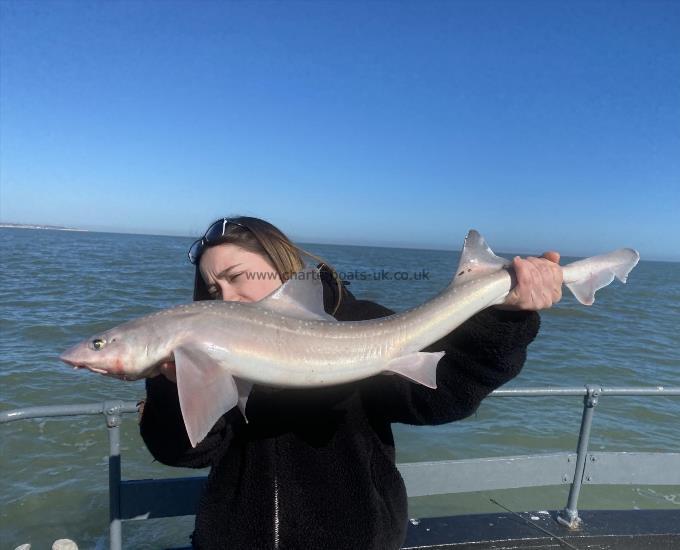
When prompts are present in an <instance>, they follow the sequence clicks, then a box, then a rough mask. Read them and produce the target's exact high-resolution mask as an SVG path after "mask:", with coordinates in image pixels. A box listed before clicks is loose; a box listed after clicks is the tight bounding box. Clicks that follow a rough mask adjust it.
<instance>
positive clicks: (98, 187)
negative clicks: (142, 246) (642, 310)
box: [0, 0, 680, 260]
mask: <svg viewBox="0 0 680 550" xmlns="http://www.w3.org/2000/svg"><path fill="white" fill-rule="evenodd" d="M0 10H1V19H0V25H1V28H0V31H1V32H0V35H1V38H0V56H1V57H0V68H1V71H0V100H1V103H0V162H1V166H0V220H2V221H4V222H16V223H49V224H56V225H66V226H75V227H82V228H89V229H95V230H106V231H121V232H141V233H159V234H177V235H196V234H199V233H201V232H202V231H203V230H204V229H205V226H206V225H207V224H208V222H209V221H211V220H212V219H214V218H217V217H221V216H223V215H228V214H236V213H241V214H249V215H256V216H260V217H263V218H265V219H268V220H270V221H272V222H273V223H275V224H276V225H278V226H279V227H281V229H283V230H284V231H285V232H287V233H288V234H289V235H290V236H292V237H293V238H294V239H296V240H300V241H306V242H310V241H311V242H334V243H347V244H379V245H393V246H399V245H406V246H416V247H425V248H447V249H458V248H459V247H460V245H461V242H462V239H463V236H464V234H465V232H466V231H467V229H469V228H471V227H474V228H476V229H478V230H479V231H481V232H482V233H483V234H484V235H485V236H486V238H487V240H488V241H489V242H490V243H491V245H492V246H493V247H494V248H495V249H498V250H516V251H524V252H541V251H543V250H545V249H549V248H554V249H557V250H560V251H563V252H564V253H565V254H575V255H587V254H592V253H596V252H603V251H606V250H609V249H612V248H618V247H620V246H631V247H635V248H638V249H639V250H640V251H641V253H642V256H643V259H645V258H646V259H674V260H680V221H678V219H679V216H680V3H678V2H675V1H669V2H653V1H646V2H616V1H613V0H612V1H607V2H593V1H591V2H551V1H537V2H529V1H519V0H517V1H510V0H507V1H502V2H490V1H481V2H480V1H472V2H456V1H450V2H434V1H414V2H377V1H374V2H324V1H313V2H245V1H241V2H233V3H227V2H207V1H197V2H172V1H162V2H161V1H155V2H154V1H144V2H129V1H117V2H87V1H85V0H79V1H77V2H60V1H58V0H51V1H49V2H43V1H41V2H30V1H8V0H4V1H2V2H1V3H0Z"/></svg>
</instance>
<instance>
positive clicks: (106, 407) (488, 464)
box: [0, 385, 680, 550]
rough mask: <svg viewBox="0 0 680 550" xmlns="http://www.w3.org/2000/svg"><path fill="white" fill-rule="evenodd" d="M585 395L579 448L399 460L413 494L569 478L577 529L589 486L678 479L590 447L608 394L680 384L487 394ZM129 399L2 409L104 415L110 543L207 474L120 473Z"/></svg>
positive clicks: (651, 463)
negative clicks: (139, 476) (597, 410)
mask: <svg viewBox="0 0 680 550" xmlns="http://www.w3.org/2000/svg"><path fill="white" fill-rule="evenodd" d="M569 396H572V397H573V396H577V397H578V396H581V397H583V412H582V415H581V425H580V433H579V438H578V444H577V448H576V451H575V452H573V453H565V452H562V453H550V454H534V455H521V456H502V457H492V458H474V459H463V460H442V461H435V462H411V463H404V462H402V463H399V464H397V467H398V469H399V471H400V472H401V475H402V477H403V478H404V482H405V484H406V490H407V493H408V495H409V496H412V497H414V496H430V495H440V494H449V493H466V492H476V491H490V490H499V489H516V488H525V487H541V486H551V485H565V484H570V485H571V487H570V491H569V497H568V500H567V503H566V505H565V507H564V509H563V510H562V512H561V514H560V515H559V516H558V521H560V523H562V524H564V525H566V526H568V527H570V528H578V527H579V525H580V523H581V520H580V518H579V515H578V499H579V495H580V492H581V488H582V487H583V485H680V453H674V452H663V453H657V452H589V451H588V443H589V441H590V431H591V426H592V423H593V415H594V412H595V408H596V407H597V406H598V404H599V402H600V399H601V398H603V397H607V398H608V397H613V396H640V397H678V396H680V387H662V386H657V387H602V386H597V385H587V386H585V387H582V388H579V387H568V388H509V389H500V390H496V391H494V392H493V393H491V394H490V395H489V397H497V398H501V397H569ZM137 412H138V404H137V403H135V402H130V401H104V402H101V403H86V404H80V405H55V406H43V407H26V408H23V409H14V410H10V411H4V412H0V423H7V422H14V421H18V420H25V419H31V418H47V417H59V416H79V415H103V416H104V418H105V421H106V426H107V429H108V436H109V516H110V526H109V543H110V548H111V550H120V549H121V548H122V522H123V521H125V520H139V519H150V518H162V517H173V516H183V515H193V514H194V513H195V509H196V504H197V502H198V498H199V496H200V493H201V490H202V488H203V485H204V483H205V480H206V478H205V476H200V477H199V476H194V477H185V478H168V479H127V480H123V479H122V478H121V457H120V426H121V422H122V417H123V415H124V414H127V413H137Z"/></svg>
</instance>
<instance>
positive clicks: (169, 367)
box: [158, 361, 177, 384]
mask: <svg viewBox="0 0 680 550" xmlns="http://www.w3.org/2000/svg"><path fill="white" fill-rule="evenodd" d="M158 371H159V372H160V374H162V375H163V376H165V377H166V378H167V379H168V380H170V381H172V382H174V383H175V384H177V373H176V372H175V362H174V361H167V362H165V363H161V364H160V365H159V366H158Z"/></svg>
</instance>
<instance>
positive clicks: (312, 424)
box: [140, 272, 539, 550]
mask: <svg viewBox="0 0 680 550" xmlns="http://www.w3.org/2000/svg"><path fill="white" fill-rule="evenodd" d="M322 273H325V272H322ZM322 280H323V284H324V302H325V303H324V305H325V308H326V311H328V312H331V311H332V310H333V307H334V304H335V298H336V292H337V289H336V288H335V285H334V283H332V281H331V280H330V278H329V277H327V276H324V277H322ZM392 313H393V312H392V311H390V310H389V309H387V308H385V307H383V306H381V305H378V304H376V303H373V302H370V301H366V300H357V299H356V298H355V297H354V296H353V295H352V294H351V293H350V292H348V291H347V290H346V289H345V292H344V293H343V298H342V302H341V305H340V308H339V310H338V311H337V312H336V314H335V317H336V318H337V319H338V320H340V321H350V320H362V319H374V318H378V317H383V316H386V315H390V314H392ZM538 326H539V316H538V314H536V313H533V312H532V313H527V312H506V311H499V310H496V309H488V310H485V311H483V312H481V313H479V314H477V315H475V316H474V317H472V318H471V319H469V320H468V321H467V322H465V323H464V324H463V325H461V326H460V327H459V328H458V329H456V330H455V331H454V332H452V333H451V334H449V335H448V336H446V337H444V338H442V339H441V340H440V341H438V342H436V343H435V344H432V345H431V346H429V347H428V348H426V349H425V351H445V352H446V354H445V355H444V356H443V357H442V358H441V359H440V361H439V364H438V366H437V389H436V390H432V389H430V388H427V387H425V386H422V385H419V384H415V383H412V382H410V381H408V380H406V379H405V378H402V377H400V376H398V375H392V376H385V375H378V376H373V377H371V378H368V379H365V380H362V381H359V382H354V383H350V384H344V385H339V386H334V387H329V388H321V389H304V390H298V389H284V390H278V391H272V390H269V389H267V388H264V387H261V386H257V385H256V386H254V387H253V390H252V392H251V394H250V398H249V400H248V405H247V409H246V412H247V416H248V423H247V424H246V423H245V422H244V420H243V417H242V415H241V413H240V412H239V411H238V408H234V409H232V410H230V411H228V412H227V413H226V414H225V415H224V416H222V418H220V420H219V421H218V422H217V423H216V424H215V426H214V427H213V429H212V430H211V431H210V433H209V434H208V435H207V437H206V438H205V439H204V440H203V441H202V442H201V443H199V445H198V446H197V447H196V448H195V449H194V448H192V447H191V445H190V444H189V439H188V437H187V434H186V431H185V428H184V423H183V420H182V415H181V411H180V407H179V400H178V396H177V386H176V385H175V384H174V383H173V382H170V381H169V380H167V379H166V378H165V377H164V376H157V377H155V378H152V379H148V380H147V381H146V388H147V399H146V403H145V406H144V412H143V414H142V418H141V421H140V430H141V434H142V437H143V438H144V441H145V442H146V445H147V447H148V448H149V450H150V451H151V453H152V454H153V456H154V457H155V458H156V459H157V460H159V461H160V462H162V463H164V464H168V465H171V466H183V467H192V468H204V467H207V466H210V467H211V470H210V475H209V477H208V481H207V484H206V488H205V491H204V493H203V495H202V497H201V500H200V504H199V506H198V510H197V513H196V526H195V531H194V534H193V535H192V541H193V546H194V547H195V548H201V549H238V550H259V549H262V550H265V549H280V550H296V549H305V550H307V549H310V550H316V549H319V550H321V549H324V550H341V549H347V550H349V549H352V550H355V549H362V550H394V549H397V548H400V547H401V545H402V544H403V542H404V539H405V537H406V525H407V499H406V491H405V488H404V482H403V480H402V478H401V476H400V474H399V472H398V470H397V469H396V467H395V463H394V460H395V458H394V457H395V453H394V439H393V436H392V429H391V424H392V423H393V422H402V423H406V424H417V425H423V424H443V423H446V422H451V421H453V420H459V419H461V418H465V417H466V416H469V415H470V414H472V413H473V412H474V411H475V410H476V409H477V407H478V406H479V403H480V401H481V400H482V399H483V398H484V397H485V396H486V395H488V394H489V393H490V392H491V391H493V390H494V389H495V388H497V387H499V386H500V385H502V384H504V383H505V382H507V381H508V380H510V379H511V378H513V377H514V376H516V375H517V374H518V373H519V371H520V369H521V368H522V365H523V363H524V360H525V358H526V348H527V345H528V344H529V343H530V342H531V340H533V338H534V337H535V335H536V333H537V331H538Z"/></svg>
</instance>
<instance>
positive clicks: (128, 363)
mask: <svg viewBox="0 0 680 550" xmlns="http://www.w3.org/2000/svg"><path fill="white" fill-rule="evenodd" d="M149 351H150V350H149V347H148V345H147V344H145V343H143V342H141V341H140V340H139V338H138V336H137V335H136V334H135V332H134V331H132V330H126V329H125V325H121V326H119V327H116V328H113V329H111V330H108V331H106V332H103V333H101V334H97V335H94V336H92V337H90V338H88V339H87V340H84V341H82V342H80V343H79V344H76V345H75V346H73V347H70V348H69V349H67V350H66V351H65V352H63V353H62V354H61V355H60V356H59V359H60V360H61V361H63V362H64V363H67V364H68V365H71V366H73V367H75V368H85V369H88V370H91V371H93V372H97V373H99V374H104V375H107V376H114V377H116V378H120V379H122V380H137V379H139V378H142V377H145V376H149V375H150V371H151V370H152V369H153V368H154V366H155V365H157V364H158V363H159V362H161V361H162V359H163V357H158V358H156V357H152V356H151V355H150V354H149Z"/></svg>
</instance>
